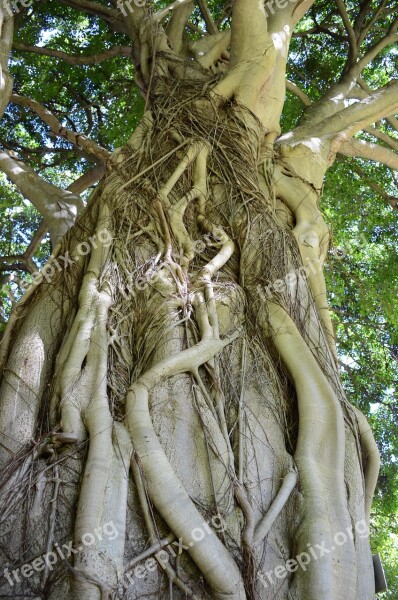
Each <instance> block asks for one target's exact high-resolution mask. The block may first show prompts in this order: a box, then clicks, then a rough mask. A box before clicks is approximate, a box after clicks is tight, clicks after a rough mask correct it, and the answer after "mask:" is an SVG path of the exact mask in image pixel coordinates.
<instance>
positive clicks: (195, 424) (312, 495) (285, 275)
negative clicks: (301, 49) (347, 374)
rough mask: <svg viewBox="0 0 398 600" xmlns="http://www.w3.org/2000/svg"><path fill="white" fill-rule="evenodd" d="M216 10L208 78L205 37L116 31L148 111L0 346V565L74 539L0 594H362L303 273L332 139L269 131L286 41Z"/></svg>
mask: <svg viewBox="0 0 398 600" xmlns="http://www.w3.org/2000/svg"><path fill="white" fill-rule="evenodd" d="M80 3H82V0H79V4H80ZM90 4H92V3H90ZM302 4H310V3H308V2H307V3H299V7H298V8H296V10H299V11H300V10H302V8H303V7H302ZM104 10H105V9H104ZM106 10H109V9H106ZM178 11H180V12H178ZM162 18H163V15H159V16H158V18H157V19H156V15H155V17H154V22H156V23H160V22H161V19H162ZM173 18H175V19H176V20H177V21H178V19H179V18H181V19H186V18H187V17H186V12H184V6H183V5H181V6H178V5H176V8H175V13H174V17H173ZM296 18H297V14H296V16H295V12H294V11H293V13H292V15H291V17H290V23H291V26H293V24H294V22H295V19H296ZM233 24H234V25H233V28H232V31H231V44H232V51H231V55H230V60H231V63H230V66H229V68H228V69H227V68H226V67H225V64H224V65H223V64H222V63H223V62H225V60H226V58H225V47H224V46H223V40H224V38H223V37H222V36H219V35H218V34H214V36H215V38H213V39H211V38H210V39H206V38H205V39H206V43H205V44H204V45H202V46H198V45H193V46H192V47H191V50H189V53H190V56H191V58H188V56H186V57H184V60H181V56H180V55H179V54H178V55H177V54H176V53H175V52H174V51H173V48H171V47H170V46H169V45H168V43H167V40H166V37H165V35H163V33H162V30H161V29H156V31H157V36H155V38H154V36H153V35H152V33H153V31H152V30H150V29H148V26H147V24H146V22H144V21H143V22H140V23H138V25H137V23H136V22H133V24H132V27H133V28H134V27H135V28H137V27H138V30H139V36H140V44H141V54H140V73H139V75H140V77H141V80H142V83H143V84H144V85H145V86H147V89H148V101H149V106H150V109H149V110H148V112H147V113H146V114H145V115H144V117H143V119H142V121H141V123H140V125H139V127H138V128H137V130H136V131H135V133H134V135H133V136H132V138H131V139H130V141H129V143H128V144H127V145H126V146H125V147H123V148H120V149H118V150H116V151H115V152H114V153H113V154H112V155H111V157H110V158H109V160H108V163H107V172H106V175H105V177H104V179H103V180H102V182H101V184H100V185H99V187H98V188H97V190H96V191H95V193H94V194H93V196H92V198H91V200H90V202H89V206H88V208H87V210H86V211H85V212H84V213H83V215H81V216H80V217H78V220H77V222H76V224H75V225H74V226H73V227H72V229H71V230H70V231H68V233H67V234H66V236H65V237H64V238H63V240H62V243H61V245H60V247H59V249H58V251H57V253H56V254H55V255H54V256H53V257H52V258H51V259H50V263H49V265H48V266H47V268H46V271H45V272H46V273H47V274H49V273H51V276H48V277H46V278H44V279H43V281H42V282H41V283H40V284H39V285H36V284H33V285H32V288H31V289H30V291H29V292H28V293H27V294H26V295H25V297H24V298H23V299H22V301H21V303H20V304H19V306H18V307H17V310H16V313H15V317H14V318H13V319H12V320H11V323H10V325H9V331H8V334H7V335H6V336H5V338H4V340H3V343H2V355H1V358H2V361H3V362H2V366H3V371H2V382H1V389H0V397H1V405H0V432H1V437H0V442H1V445H0V458H1V461H2V464H3V467H4V471H3V472H4V476H3V486H2V488H1V489H2V497H1V502H2V508H3V509H4V514H5V518H4V520H3V522H2V525H1V527H2V528H3V531H2V545H1V547H2V552H3V558H4V562H8V564H9V567H8V569H9V573H11V572H12V570H13V569H16V568H20V565H21V564H22V563H30V562H31V560H32V559H33V558H34V557H37V556H40V555H42V554H44V553H45V552H47V551H53V550H54V545H55V543H58V544H62V543H65V544H67V543H68V542H69V541H70V540H71V541H72V540H73V548H74V552H73V553H72V555H71V556H66V557H65V559H64V560H61V559H59V560H58V558H57V555H55V554H54V555H55V556H56V558H57V560H56V561H55V562H54V564H51V566H48V567H46V568H44V569H43V570H42V571H41V572H36V571H35V572H34V573H33V574H32V576H30V577H28V578H27V577H23V576H22V575H19V579H20V581H19V582H18V581H15V582H14V585H13V590H12V593H11V592H10V591H9V590H10V585H9V582H8V581H6V582H5V585H4V591H3V595H4V597H7V598H8V597H9V598H11V597H14V596H13V594H14V593H15V591H18V593H21V594H22V595H26V597H28V595H30V594H34V593H36V594H38V593H39V592H38V591H39V590H41V593H42V595H43V597H46V598H50V599H53V598H54V599H55V598H57V599H61V600H62V599H64V598H65V599H66V598H84V600H99V599H103V598H110V597H115V594H116V596H117V597H125V598H140V597H150V598H159V599H161V598H168V597H170V598H174V599H179V598H181V600H182V599H183V598H186V597H191V598H197V599H201V600H202V599H203V600H204V599H205V598H214V599H215V600H227V599H229V600H244V599H247V600H254V599H264V600H265V599H266V598H270V597H272V598H275V599H277V600H293V599H294V600H296V599H297V600H320V599H322V600H343V599H346V598H350V600H373V599H374V593H375V590H374V576H373V570H372V557H371V553H370V547H369V539H368V531H367V523H368V518H369V511H370V499H371V497H372V495H373V491H374V486H375V481H376V478H377V472H378V452H377V448H376V447H375V444H374V441H373V438H372V436H371V433H370V430H369V429H368V427H367V426H366V423H365V422H364V417H363V416H362V415H358V413H357V412H356V411H355V410H354V409H353V407H352V406H351V405H350V403H349V401H348V400H347V398H346V397H345V395H344V392H343V389H342V386H341V383H340V380H339V376H338V372H337V366H336V360H335V356H336V351H335V341H334V335H333V329H332V327H331V321H330V316H329V312H328V307H327V302H326V289H325V283H324V278H323V274H322V264H323V262H324V260H325V257H326V252H327V248H328V239H329V232H328V229H327V227H326V226H325V223H324V222H323V219H322V215H321V212H320V210H319V197H320V194H321V189H322V182H323V177H324V174H325V171H326V169H327V166H328V164H329V160H330V155H331V146H332V141H331V140H330V139H328V140H327V141H323V140H321V141H320V142H319V144H318V143H316V142H315V141H314V140H313V139H312V138H310V135H309V131H310V125H309V124H308V123H306V125H305V132H304V133H305V135H304V134H303V135H302V136H301V135H300V133H301V132H300V131H298V132H297V135H296V136H290V137H289V136H286V137H284V138H280V139H279V140H278V141H277V142H276V143H275V140H276V139H277V138H278V136H279V134H280V126H279V119H280V112H281V109H282V106H283V101H284V89H285V71H284V68H285V67H284V64H283V62H284V61H285V59H286V53H287V46H288V40H287V39H285V38H286V36H285V38H283V36H280V37H278V36H277V34H275V32H273V31H272V27H274V28H275V27H276V24H277V21H276V20H275V22H274V23H273V24H272V22H271V24H270V23H268V21H267V19H266V18H265V16H264V15H263V13H262V11H261V7H260V8H259V5H258V2H257V0H256V1H254V0H253V1H251V0H250V1H249V2H248V1H245V2H243V1H242V2H241V1H240V0H236V1H235V3H234V14H233ZM177 25H178V23H177V24H176V23H174V26H173V28H172V29H173V31H174V35H177V33H176V32H178V31H180V32H181V28H180V27H178V26H177ZM269 26H270V27H269ZM278 35H279V34H278ZM209 37H210V36H209ZM154 39H155V42H154ZM151 44H155V48H153V47H152V46H151ZM177 46H178V43H177ZM215 48H216V50H215ZM154 51H156V55H157V60H156V61H151V60H150V59H149V57H150V56H154ZM207 52H209V53H211V61H210V59H209V62H208V63H203V61H202V62H201V60H199V59H200V58H202V59H203V55H205V56H206V53H207ZM201 53H202V55H201ZM195 55H196V57H197V60H195ZM207 58H208V57H207ZM192 59H193V60H192ZM203 60H204V59H203ZM209 63H210V64H209ZM204 64H205V66H204ZM281 65H282V67H281ZM214 66H217V69H219V71H217V72H216V73H215V70H214V68H213V69H212V68H211V67H214ZM223 68H224V71H225V74H224V75H223V76H221V77H220V73H222V69H223ZM389 94H390V92H389ZM383 98H384V96H383ZM388 98H389V97H388ZM375 103H377V99H376V100H375ZM358 106H359V105H358ZM367 110H368V111H370V110H371V108H369V106H368V107H367ZM375 110H376V111H377V110H379V104H377V107H376V109H375ZM351 112H352V111H351ZM359 112H361V108H360V107H358V108H357V109H356V113H355V115H356V118H357V113H359ZM349 114H351V113H349ZM367 114H368V113H366V115H367ZM377 114H378V113H377ZM366 115H365V116H363V114H362V113H361V115H358V119H362V120H363V119H366V118H367V117H366ZM347 119H348V115H347ZM335 121H338V118H337V117H336V118H335V119H334V120H333V121H332V125H333V126H334V123H335ZM316 127H319V125H318V124H317V125H316ZM344 127H346V123H345V121H344ZM339 133H340V132H339V131H337V132H336V131H335V130H334V129H333V134H336V135H338V134H339ZM65 256H68V257H69V260H68V261H67V262H65V260H64V259H62V257H65ZM50 506H52V507H53V510H50V508H49V507H50ZM54 507H55V508H54ZM21 514H22V515H23V516H24V518H23V519H21ZM111 522H112V524H113V527H114V529H112V531H115V532H117V535H115V536H113V535H110V534H109V535H107V534H106V531H110V527H109V524H110V523H111ZM98 532H102V534H101V536H99V535H98ZM89 536H91V537H89ZM88 539H90V541H91V542H92V543H90V544H88V543H86V542H87V540H88ZM164 540H166V542H165V541H164ZM342 540H343V541H342ZM170 547H171V548H172V549H174V554H175V556H173V555H172V552H171V551H170V550H165V548H170ZM180 550H181V553H180ZM58 556H59V554H58ZM140 556H143V557H144V558H145V559H146V560H147V559H148V557H153V558H154V560H153V561H152V562H151V563H147V562H144V563H138V564H140V566H141V571H137V570H135V571H134V572H133V573H131V572H130V571H127V572H126V571H125V569H126V567H127V565H129V564H137V562H138V561H139V557H140ZM165 556H167V560H166V558H165ZM296 557H299V558H297V562H296V563H295V567H296V568H294V565H293V563H292V562H291V563H290V565H289V563H288V566H289V567H292V568H291V569H290V570H287V569H286V561H288V560H289V559H290V560H293V559H295V558H296ZM143 564H144V565H145V566H142V565H143ZM149 564H150V565H151V567H149ZM281 566H282V567H283V568H282V571H281V568H280V567H281ZM278 567H279V570H278ZM126 573H128V575H127V574H126ZM278 573H279V574H278ZM282 573H283V575H282ZM10 577H14V576H13V575H10ZM14 579H15V577H14ZM7 586H8V587H7ZM7 590H8V591H7ZM7 594H8V595H7Z"/></svg>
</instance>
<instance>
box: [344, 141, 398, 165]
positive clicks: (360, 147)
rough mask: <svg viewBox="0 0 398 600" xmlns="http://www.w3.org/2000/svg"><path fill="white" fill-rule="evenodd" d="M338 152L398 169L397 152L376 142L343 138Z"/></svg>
mask: <svg viewBox="0 0 398 600" xmlns="http://www.w3.org/2000/svg"><path fill="white" fill-rule="evenodd" d="M338 153H339V154H342V155H343V156H352V157H354V158H364V159H366V160H373V161H375V162H379V163H382V164H383V165H386V167H390V169H395V170H396V171H398V154H396V153H395V152H392V150H389V149H388V148H384V147H383V146H379V145H378V144H372V143H371V142H365V141H364V140H357V139H349V140H345V141H344V142H343V143H342V144H341V145H340V146H339V148H338Z"/></svg>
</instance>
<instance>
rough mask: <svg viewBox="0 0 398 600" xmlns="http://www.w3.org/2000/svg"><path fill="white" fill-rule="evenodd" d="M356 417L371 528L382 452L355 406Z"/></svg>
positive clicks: (366, 506)
mask: <svg viewBox="0 0 398 600" xmlns="http://www.w3.org/2000/svg"><path fill="white" fill-rule="evenodd" d="M353 409H354V411H355V414H356V417H357V419H358V426H359V435H360V443H361V450H362V460H363V464H364V478H365V516H366V521H367V524H368V526H369V521H370V509H371V506H372V500H373V495H374V491H375V488H376V484H377V479H378V477H379V470H380V452H379V449H378V447H377V444H376V442H375V439H374V437H373V433H372V429H371V427H370V425H369V423H368V420H367V418H366V417H365V415H363V414H362V413H361V411H360V410H359V409H358V408H356V407H355V406H353Z"/></svg>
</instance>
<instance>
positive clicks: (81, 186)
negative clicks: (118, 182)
mask: <svg viewBox="0 0 398 600" xmlns="http://www.w3.org/2000/svg"><path fill="white" fill-rule="evenodd" d="M105 170H106V167H105V165H104V164H102V165H97V166H96V167H93V168H92V169H90V170H89V171H87V173H84V175H82V176H81V177H79V178H78V179H76V180H75V181H74V182H73V183H71V184H70V185H69V186H68V188H67V189H68V191H69V192H72V193H73V194H81V193H82V192H84V191H85V190H87V189H88V188H89V187H91V186H92V185H94V184H95V183H97V182H98V181H99V180H100V179H102V177H103V176H104V175H105Z"/></svg>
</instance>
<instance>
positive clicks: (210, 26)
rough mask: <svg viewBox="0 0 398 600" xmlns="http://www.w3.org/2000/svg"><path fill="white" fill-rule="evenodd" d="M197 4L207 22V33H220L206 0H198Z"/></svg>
mask: <svg viewBox="0 0 398 600" xmlns="http://www.w3.org/2000/svg"><path fill="white" fill-rule="evenodd" d="M197 4H198V6H199V8H200V12H201V13H202V17H203V19H204V22H205V23H206V29H207V33H210V34H211V35H213V34H215V33H218V27H217V25H216V24H215V23H214V21H213V17H212V16H211V12H210V10H209V7H208V6H207V2H206V0H197Z"/></svg>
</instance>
